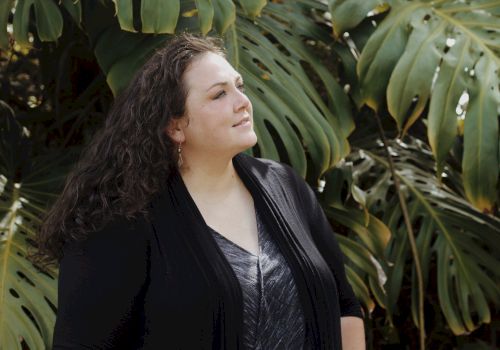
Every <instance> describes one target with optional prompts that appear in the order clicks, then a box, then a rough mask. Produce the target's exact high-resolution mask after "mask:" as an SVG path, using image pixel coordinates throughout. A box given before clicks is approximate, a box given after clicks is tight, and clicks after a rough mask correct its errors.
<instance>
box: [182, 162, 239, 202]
mask: <svg viewBox="0 0 500 350" xmlns="http://www.w3.org/2000/svg"><path fill="white" fill-rule="evenodd" d="M180 174H181V177H182V180H183V181H184V183H185V185H186V187H187V188H188V190H189V192H190V193H191V194H192V195H195V196H203V197H205V196H211V197H212V198H217V197H219V196H225V195H226V194H227V193H229V192H230V191H231V190H233V189H234V188H235V187H236V186H237V185H238V183H239V177H238V174H237V173H236V170H235V168H234V166H233V162H232V158H223V157H220V158H210V159H207V158H204V159H196V158H193V157H189V162H186V163H185V164H184V165H183V166H182V168H181V170H180Z"/></svg>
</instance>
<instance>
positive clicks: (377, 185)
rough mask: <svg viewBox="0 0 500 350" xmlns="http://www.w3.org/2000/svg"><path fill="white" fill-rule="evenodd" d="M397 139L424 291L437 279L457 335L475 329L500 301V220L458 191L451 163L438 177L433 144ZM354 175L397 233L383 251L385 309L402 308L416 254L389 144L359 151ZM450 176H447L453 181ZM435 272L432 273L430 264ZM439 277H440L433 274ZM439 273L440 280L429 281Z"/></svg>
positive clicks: (415, 294)
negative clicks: (395, 187)
mask: <svg viewBox="0 0 500 350" xmlns="http://www.w3.org/2000/svg"><path fill="white" fill-rule="evenodd" d="M407 139H408V141H407V142H406V143H403V142H401V141H400V142H396V141H394V142H392V143H391V145H390V152H391V155H392V157H393V159H394V161H395V167H396V174H397V176H398V177H399V179H400V182H401V190H402V191H403V193H404V196H405V198H406V202H407V206H408V210H409V214H410V218H411V221H412V226H413V228H414V231H415V235H416V241H417V246H418V252H419V254H420V255H419V257H420V261H421V265H422V270H423V277H424V281H425V284H426V289H427V290H428V289H429V288H431V287H430V286H434V285H437V294H438V296H439V303H440V306H441V310H442V312H443V314H444V316H445V318H446V320H447V322H448V325H449V327H450V329H451V330H452V331H453V332H454V333H455V334H457V335H459V334H465V333H468V332H471V331H473V330H474V329H476V328H477V327H478V326H479V325H480V324H482V323H489V322H490V320H491V310H490V306H491V305H493V304H497V305H498V304H500V286H499V285H498V281H499V280H500V271H499V270H498V260H499V252H500V220H499V219H497V218H494V217H491V216H489V215H486V214H483V213H481V212H480V211H478V210H477V209H475V208H474V207H472V206H471V205H470V204H469V203H468V202H467V201H465V200H464V199H463V198H462V197H461V196H460V195H459V193H460V191H461V190H462V189H460V188H458V189H452V187H450V186H451V185H450V186H447V185H446V183H450V184H452V185H453V187H455V186H456V185H459V186H460V181H456V180H455V179H451V177H454V176H456V175H455V174H454V173H453V172H452V171H451V170H450V169H448V168H447V167H445V174H444V175H443V178H444V179H445V181H443V182H440V181H439V179H438V178H437V177H436V176H435V175H433V174H434V173H435V167H434V161H433V159H432V154H431V152H430V150H428V149H427V147H426V146H425V145H423V144H422V143H421V142H419V141H418V140H416V139H411V138H409V137H408V138H407ZM347 159H348V160H349V161H351V162H352V163H353V164H354V165H353V170H352V174H353V181H354V183H355V184H357V185H358V186H359V187H360V188H361V189H362V190H363V191H364V192H365V193H366V206H367V207H368V209H369V211H370V213H373V215H376V216H377V217H378V218H380V219H381V220H382V221H383V222H384V223H385V224H386V225H387V227H388V228H389V229H390V231H391V232H392V237H391V240H390V242H389V243H388V245H387V249H386V252H385V260H386V263H387V264H386V265H383V266H384V267H386V266H390V268H388V269H387V277H388V279H387V282H386V283H385V285H384V288H385V291H386V293H387V299H386V300H387V302H386V304H385V307H386V308H387V311H388V312H389V314H393V313H397V312H398V310H397V309H398V308H397V303H398V299H399V296H400V293H401V288H402V286H403V283H404V276H405V269H406V267H407V266H408V264H410V266H412V261H413V260H412V259H411V253H410V247H409V242H408V238H407V233H406V226H405V224H404V220H403V218H402V215H403V214H402V211H401V208H400V205H399V201H398V198H397V195H396V194H395V193H394V190H393V181H392V178H391V173H390V170H389V165H388V163H387V160H386V154H385V150H384V148H383V147H380V146H375V147H371V148H369V149H364V150H359V151H356V152H353V153H352V154H351V155H350V156H349V157H348V158H347ZM448 178H449V179H448ZM433 265H436V266H437V267H436V272H435V275H434V273H431V271H432V270H431V269H432V268H431V266H433ZM411 271H412V276H411V289H412V315H413V318H414V322H415V324H417V320H418V307H417V306H418V286H417V282H416V275H415V269H414V267H413V266H412V268H411ZM432 276H434V277H432ZM431 278H435V281H431V280H430V279H431Z"/></svg>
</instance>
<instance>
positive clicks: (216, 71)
mask: <svg viewBox="0 0 500 350" xmlns="http://www.w3.org/2000/svg"><path fill="white" fill-rule="evenodd" d="M238 76H239V74H238V72H236V70H235V69H234V68H233V66H231V64H230V63H229V62H228V61H227V60H226V59H225V58H224V57H222V56H221V55H218V54H215V53H212V52H207V53H204V54H202V55H201V56H199V57H198V58H196V59H195V60H194V61H193V62H192V63H191V64H190V65H189V68H188V69H187V70H186V72H185V74H184V81H185V83H186V86H187V88H188V91H191V90H202V91H206V89H208V88H209V87H210V86H212V85H213V84H215V83H219V82H225V81H233V80H234V79H235V78H236V77H238Z"/></svg>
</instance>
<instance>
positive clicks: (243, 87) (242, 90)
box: [238, 83, 245, 92]
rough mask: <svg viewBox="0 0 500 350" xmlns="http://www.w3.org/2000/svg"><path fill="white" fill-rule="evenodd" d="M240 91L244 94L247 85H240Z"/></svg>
mask: <svg viewBox="0 0 500 350" xmlns="http://www.w3.org/2000/svg"><path fill="white" fill-rule="evenodd" d="M238 89H239V90H240V91H241V92H244V91H245V84H243V83H241V84H240V85H238Z"/></svg>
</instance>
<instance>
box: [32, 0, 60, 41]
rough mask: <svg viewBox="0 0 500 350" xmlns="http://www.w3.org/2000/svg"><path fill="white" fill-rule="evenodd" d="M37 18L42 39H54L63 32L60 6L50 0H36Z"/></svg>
mask: <svg viewBox="0 0 500 350" xmlns="http://www.w3.org/2000/svg"><path fill="white" fill-rule="evenodd" d="M34 5H35V19H36V29H37V32H38V37H39V38H40V40H41V41H54V40H56V39H58V38H59V37H60V36H61V34H62V29H63V18H62V15H61V11H60V10H59V7H58V6H57V5H56V4H55V3H54V2H53V1H48V0H35V1H34Z"/></svg>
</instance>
